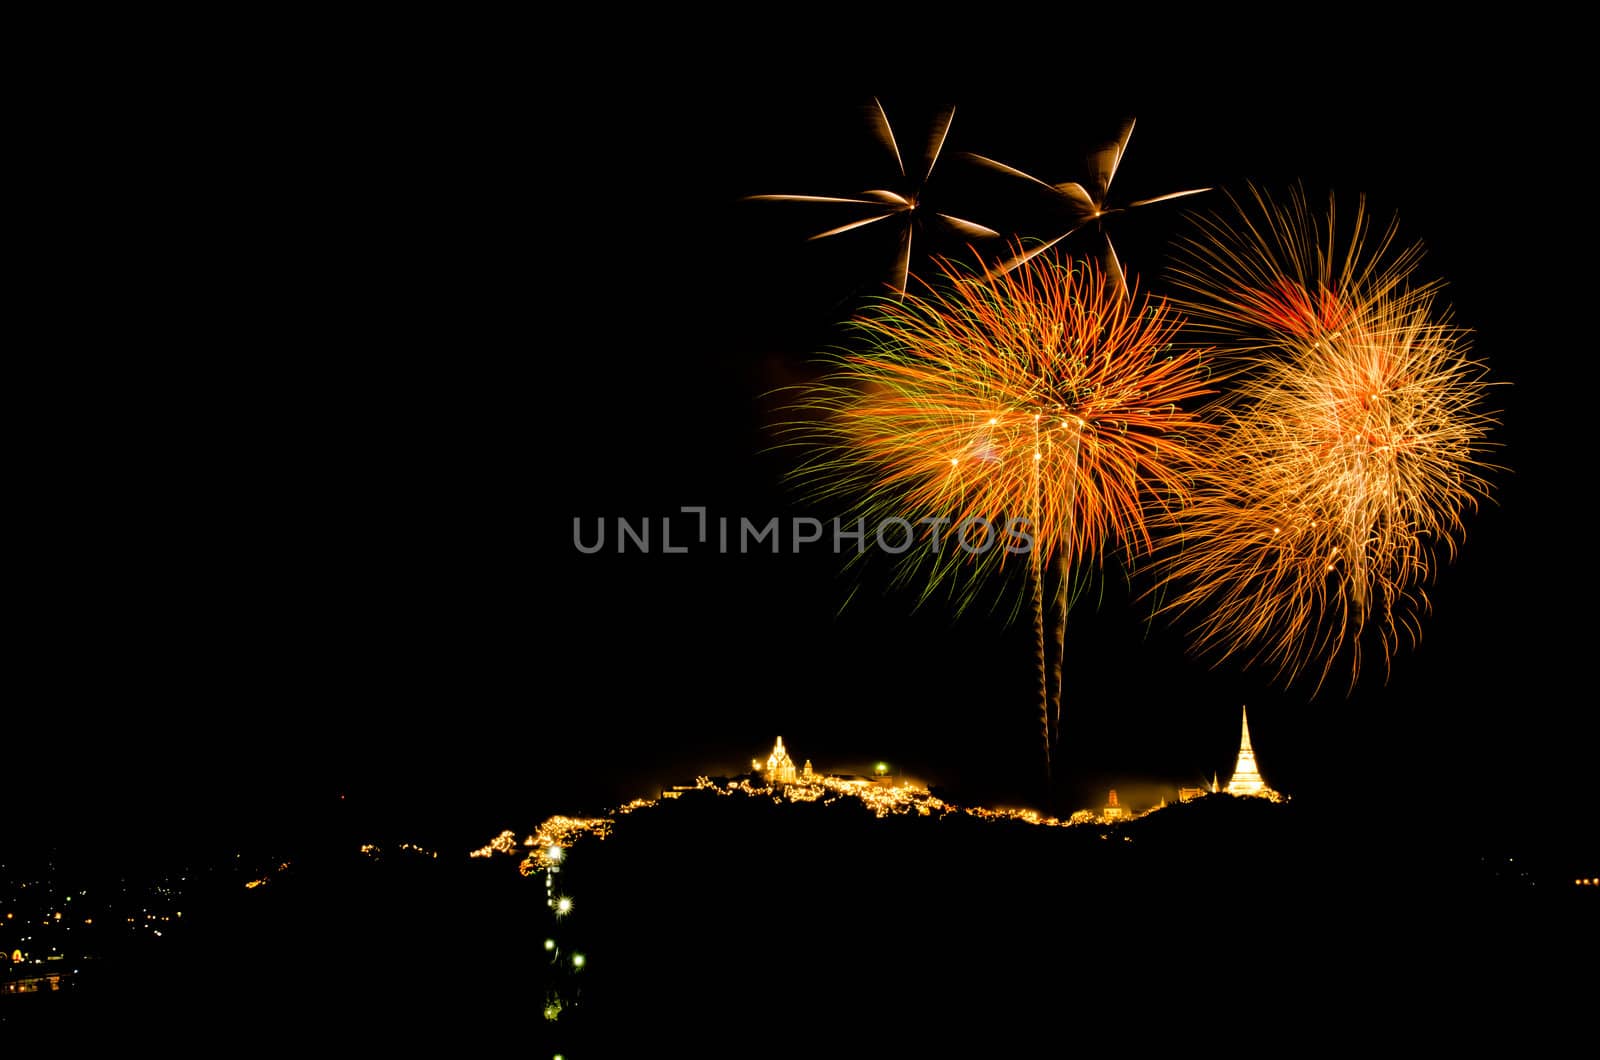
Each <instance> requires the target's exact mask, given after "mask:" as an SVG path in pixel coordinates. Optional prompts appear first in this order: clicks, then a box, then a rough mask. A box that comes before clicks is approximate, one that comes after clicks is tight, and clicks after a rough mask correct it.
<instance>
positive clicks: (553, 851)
mask: <svg viewBox="0 0 1600 1060" xmlns="http://www.w3.org/2000/svg"><path fill="white" fill-rule="evenodd" d="M544 856H545V857H547V858H549V859H550V860H551V861H560V860H561V848H560V847H551V848H550V849H549V850H546V851H545V852H544Z"/></svg>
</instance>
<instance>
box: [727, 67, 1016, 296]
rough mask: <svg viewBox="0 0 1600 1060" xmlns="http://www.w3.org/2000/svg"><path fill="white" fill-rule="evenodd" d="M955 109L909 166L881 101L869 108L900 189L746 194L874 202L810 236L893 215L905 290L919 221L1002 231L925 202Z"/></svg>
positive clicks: (898, 280) (966, 230) (985, 232)
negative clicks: (861, 213) (839, 194)
mask: <svg viewBox="0 0 1600 1060" xmlns="http://www.w3.org/2000/svg"><path fill="white" fill-rule="evenodd" d="M955 113H956V111H955V108H954V107H946V108H944V109H943V110H941V111H940V112H939V114H938V115H937V116H936V117H935V119H934V122H933V125H932V127H931V128H930V129H929V132H928V140H927V144H926V147H925V148H924V150H923V153H922V157H921V158H920V159H918V160H917V161H918V162H919V163H921V164H920V165H919V166H918V167H917V168H916V169H914V170H911V171H908V170H907V169H906V162H905V158H904V157H903V156H902V155H901V154H900V144H899V142H898V141H897V140H896V139H895V136H894V129H893V127H892V126H890V124H889V115H888V114H887V113H886V112H885V111H884V109H883V104H882V103H880V102H878V100H876V99H874V100H873V101H872V106H871V107H870V108H869V109H868V120H869V122H870V124H871V125H872V128H873V131H874V132H875V133H876V134H877V136H878V139H879V140H880V141H881V142H882V144H883V145H884V146H885V147H887V148H888V149H889V152H890V153H891V154H893V155H894V161H895V165H896V166H897V167H899V171H900V175H899V180H898V182H897V183H898V185H899V190H898V191H896V190H892V189H888V188H871V189H868V190H866V191H863V192H861V195H860V197H859V198H835V197H833V196H828V195H751V196H747V198H749V199H750V200H752V201H759V202H814V203H836V204H851V205H855V206H869V207H872V212H871V214H870V216H867V217H864V218H859V219H857V220H853V221H848V222H846V223H845V224H842V225H839V226H837V227H834V228H830V229H828V230H827V231H825V232H818V233H817V234H816V235H814V236H812V237H811V238H812V239H826V238H827V237H828V236H836V235H839V234H841V233H844V232H849V231H853V230H854V229H857V228H864V227H866V226H867V225H871V224H877V223H878V222H879V221H889V220H893V221H894V222H895V223H896V224H898V225H900V228H901V231H900V249H899V252H898V253H897V254H896V256H895V264H894V271H893V273H892V274H891V281H890V283H891V286H892V287H893V289H894V291H895V292H896V293H897V294H903V293H905V289H906V282H907V280H908V278H909V277H910V275H911V236H912V231H913V229H915V228H916V226H917V222H918V221H921V220H924V219H932V220H934V221H937V222H939V223H941V224H943V225H944V226H946V227H948V228H951V229H953V230H955V231H957V232H960V233H961V234H962V235H965V236H969V237H978V238H992V237H995V236H998V235H999V234H1000V233H998V232H996V231H995V230H994V229H992V228H987V227H985V226H983V225H980V224H977V223H976V222H973V221H967V220H963V219H962V218H960V217H955V216H952V215H951V214H947V213H938V212H936V211H931V210H928V209H926V208H925V207H924V206H923V205H922V194H923V191H924V190H925V188H926V186H927V183H928V178H930V177H931V176H933V167H934V165H935V164H937V163H938V161H939V154H940V152H941V151H943V150H944V142H945V139H946V137H948V136H949V134H950V123H951V122H952V121H953V120H954V119H955Z"/></svg>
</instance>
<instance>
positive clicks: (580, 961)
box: [572, 953, 588, 968]
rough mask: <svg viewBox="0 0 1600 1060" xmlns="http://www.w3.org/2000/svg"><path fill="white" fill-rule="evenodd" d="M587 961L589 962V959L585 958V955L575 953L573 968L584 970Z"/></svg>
mask: <svg viewBox="0 0 1600 1060" xmlns="http://www.w3.org/2000/svg"><path fill="white" fill-rule="evenodd" d="M587 960H588V958H587V957H585V956H584V955H583V954H581V953H574V954H573V955H572V966H573V967H574V968H582V967H583V966H584V963H585V962H586V961H587Z"/></svg>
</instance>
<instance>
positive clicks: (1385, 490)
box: [1159, 191, 1493, 688]
mask: <svg viewBox="0 0 1600 1060" xmlns="http://www.w3.org/2000/svg"><path fill="white" fill-rule="evenodd" d="M1337 220H1338V218H1337V215H1336V213H1335V210H1334V208H1333V206H1332V204H1331V202H1330V208H1329V211H1328V214H1327V215H1326V217H1325V218H1320V217H1318V216H1317V215H1316V214H1315V213H1314V212H1313V211H1312V210H1311V209H1310V207H1309V204H1308V203H1307V200H1306V198H1305V196H1304V195H1303V194H1300V193H1298V192H1297V193H1296V194H1295V195H1293V196H1292V197H1291V199H1290V202H1289V205H1288V206H1286V207H1279V206H1277V205H1275V204H1274V203H1272V202H1271V201H1270V200H1268V199H1267V198H1266V197H1265V196H1263V195H1261V194H1260V193H1259V192H1254V191H1252V193H1251V195H1250V197H1249V199H1248V200H1246V201H1245V202H1243V203H1240V202H1237V201H1236V202H1235V203H1234V210H1233V212H1232V213H1230V214H1226V215H1212V216H1208V217H1204V218H1201V219H1199V221H1198V225H1197V228H1196V234H1195V235H1194V236H1193V237H1192V238H1190V239H1188V240H1186V241H1185V242H1184V243H1183V244H1182V245H1181V247H1180V251H1179V260H1178V264H1177V267H1176V269H1175V278H1176V281H1177V283H1178V284H1179V285H1180V286H1181V287H1182V288H1184V289H1185V291H1186V292H1187V293H1186V294H1185V296H1184V298H1183V299H1182V301H1181V304H1182V306H1183V307H1184V309H1185V310H1186V311H1187V312H1188V313H1189V314H1190V315H1191V317H1192V320H1193V322H1194V324H1193V326H1194V327H1195V329H1196V330H1197V332H1198V333H1200V334H1203V335H1204V336H1205V338H1206V340H1207V341H1210V342H1214V343H1216V344H1217V345H1218V346H1219V347H1220V348H1221V349H1222V350H1223V351H1224V353H1225V354H1226V355H1227V356H1228V357H1229V358H1230V359H1231V360H1232V361H1233V363H1234V365H1235V366H1236V370H1237V375H1236V377H1235V378H1236V385H1235V387H1234V388H1233V389H1232V392H1231V393H1230V394H1229V396H1228V398H1227V399H1226V400H1225V402H1224V403H1223V404H1222V406H1221V407H1220V408H1219V410H1218V412H1219V429H1220V437H1219V445H1218V450H1217V454H1218V455H1217V459H1216V460H1214V461H1213V462H1211V463H1210V464H1209V465H1208V466H1205V467H1202V468H1199V469H1198V470H1197V475H1196V482H1195V490H1194V495H1193V502H1192V503H1191V505H1190V506H1189V508H1188V509H1187V510H1186V511H1185V512H1183V513H1181V520H1180V521H1176V522H1174V523H1173V524H1172V536H1171V537H1170V538H1169V540H1168V542H1167V545H1168V548H1165V549H1164V550H1163V552H1164V557H1163V563H1162V566H1161V576H1160V579H1159V580H1160V583H1161V585H1162V586H1163V587H1164V588H1165V589H1166V590H1167V591H1169V592H1170V594H1171V595H1170V598H1169V599H1168V600H1167V602H1166V603H1165V607H1166V608H1167V609H1169V610H1174V611H1183V612H1188V613H1189V614H1190V615H1191V616H1192V618H1193V621H1194V633H1195V643H1196V646H1197V648H1198V649H1199V650H1201V651H1202V652H1205V653H1209V654H1212V655H1214V656H1216V657H1218V658H1227V657H1230V656H1237V657H1239V658H1240V659H1242V660H1243V661H1244V662H1245V663H1246V664H1247V665H1260V666H1263V667H1265V668H1267V669H1270V670H1272V671H1274V673H1275V675H1276V676H1278V677H1279V678H1281V679H1282V680H1284V682H1285V683H1289V682H1292V681H1293V680H1295V678H1296V677H1297V676H1298V675H1300V674H1301V673H1302V672H1310V673H1315V674H1316V675H1317V687H1318V688H1320V687H1321V685H1322V683H1323V682H1324V681H1326V679H1327V678H1328V675H1329V674H1330V672H1331V671H1332V670H1333V668H1334V666H1335V663H1336V661H1337V660H1339V659H1347V660H1348V665H1349V668H1350V669H1349V678H1350V685H1351V687H1352V688H1353V687H1354V684H1355V681H1356V679H1357V677H1358V676H1359V673H1360V669H1361V664H1362V655H1363V645H1364V643H1365V644H1372V643H1373V642H1375V643H1376V646H1377V648H1378V650H1379V651H1380V652H1381V654H1382V657H1383V660H1384V666H1385V670H1386V671H1387V668H1388V665H1389V662H1390V660H1391V659H1392V658H1393V656H1394V654H1395V653H1396V651H1397V650H1399V649H1400V647H1401V646H1402V645H1404V644H1406V643H1414V642H1415V640H1416V639H1417V637H1418V635H1419V633H1420V619H1421V617H1422V615H1423V614H1425V613H1426V611H1427V609H1428V598H1427V594H1426V591H1425V586H1426V585H1427V583H1428V582H1429V581H1430V579H1431V577H1432V574H1433V572H1434V568H1435V566H1436V564H1437V563H1438V561H1439V560H1440V559H1441V558H1443V559H1448V558H1451V557H1453V555H1454V553H1455V548H1456V542H1457V540H1458V539H1459V537H1460V535H1461V532H1462V528H1463V525H1462V515H1463V513H1464V512H1465V511H1468V510H1470V509H1472V508H1474V507H1475V506H1476V503H1477V499H1478V498H1479V497H1482V496H1485V495H1487V493H1488V484H1487V482H1486V480H1485V479H1484V478H1483V474H1482V473H1483V472H1484V471H1485V470H1487V465H1485V464H1484V463H1483V462H1482V454H1483V452H1484V449H1485V435H1486V434H1487V432H1488V429H1489V428H1490V426H1491V425H1492V423H1493V420H1492V418H1491V416H1490V415H1489V414H1487V413H1485V412H1484V411H1482V408H1481V406H1482V400H1483V397H1484V392H1485V389H1486V387H1487V386H1488V385H1489V384H1488V383H1487V382H1486V381H1485V378H1484V369H1483V367H1482V366H1481V365H1480V364H1478V363H1476V362H1474V361H1472V360H1470V359H1469V357H1468V356H1467V351H1468V335H1467V333H1466V332H1465V331H1464V330H1463V329H1461V328H1458V327H1455V326H1453V325H1452V324H1451V323H1450V321H1449V313H1448V310H1447V309H1446V308H1445V307H1444V306H1443V305H1442V302H1441V299H1440V291H1439V286H1438V285H1437V284H1430V283H1418V282H1416V281H1415V280H1414V273H1415V270H1416V267H1417V264H1418V262H1419V260H1420V256H1421V249H1420V248H1419V247H1417V246H1408V247H1400V246H1398V244H1397V241H1396V238H1395V227H1394V225H1393V224H1391V225H1389V227H1388V228H1387V229H1386V230H1385V231H1384V233H1383V234H1382V235H1381V237H1379V238H1377V239H1376V240H1373V239H1371V226H1370V224H1369V220H1368V217H1367V214H1366V212H1365V210H1364V209H1363V208H1360V207H1358V208H1357V210H1356V211H1355V214H1354V221H1353V224H1352V225H1351V226H1350V228H1349V231H1348V234H1346V235H1345V236H1344V237H1343V238H1341V236H1340V231H1339V226H1338V224H1337ZM1369 632H1370V633H1371V634H1372V636H1370V637H1369V636H1367V634H1368V633H1369ZM1369 650H1370V649H1369Z"/></svg>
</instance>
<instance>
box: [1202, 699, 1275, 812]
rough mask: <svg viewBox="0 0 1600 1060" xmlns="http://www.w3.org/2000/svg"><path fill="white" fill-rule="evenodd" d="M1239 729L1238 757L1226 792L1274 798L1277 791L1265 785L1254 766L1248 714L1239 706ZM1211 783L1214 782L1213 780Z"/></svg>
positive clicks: (1254, 759) (1254, 754)
mask: <svg viewBox="0 0 1600 1060" xmlns="http://www.w3.org/2000/svg"><path fill="white" fill-rule="evenodd" d="M1239 725H1240V730H1239V758H1238V761H1236V762H1235V763H1234V766H1233V777H1232V779H1230V780H1229V781H1228V787H1227V792H1228V794H1229V795H1260V796H1264V797H1266V798H1269V799H1270V798H1275V797H1276V796H1277V792H1275V791H1273V790H1272V789H1271V788H1269V787H1267V784H1266V781H1264V780H1262V779H1261V771H1260V770H1258V769H1257V768H1256V752H1255V749H1254V748H1252V747H1251V746H1250V716H1249V714H1248V712H1246V711H1245V710H1244V708H1242V707H1241V708H1240V721H1239ZM1212 783H1213V784H1215V783H1216V782H1215V781H1214V780H1213V781H1212Z"/></svg>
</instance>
